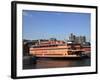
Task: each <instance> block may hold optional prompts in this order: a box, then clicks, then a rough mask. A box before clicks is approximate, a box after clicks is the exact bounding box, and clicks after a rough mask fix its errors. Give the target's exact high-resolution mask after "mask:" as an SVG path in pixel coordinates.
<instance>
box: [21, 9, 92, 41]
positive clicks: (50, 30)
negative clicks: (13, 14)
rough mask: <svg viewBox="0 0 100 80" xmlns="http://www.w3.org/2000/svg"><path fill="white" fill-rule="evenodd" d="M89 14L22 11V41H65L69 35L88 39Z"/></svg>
mask: <svg viewBox="0 0 100 80" xmlns="http://www.w3.org/2000/svg"><path fill="white" fill-rule="evenodd" d="M90 18H91V15H90V14H89V13H73V12H47V11H32V10H23V13H22V19H23V20H22V21H23V31H22V34H23V39H30V40H35V39H49V38H57V39H58V40H64V39H67V38H68V36H69V34H70V33H73V34H75V35H77V36H79V35H82V36H86V37H87V38H88V40H89V39H90V20H91V19H90Z"/></svg>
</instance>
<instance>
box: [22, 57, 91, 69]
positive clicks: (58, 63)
mask: <svg viewBox="0 0 100 80" xmlns="http://www.w3.org/2000/svg"><path fill="white" fill-rule="evenodd" d="M90 65H91V62H90V58H87V59H79V60H52V59H38V60H37V62H36V64H32V65H23V69H40V68H57V67H80V66H90Z"/></svg>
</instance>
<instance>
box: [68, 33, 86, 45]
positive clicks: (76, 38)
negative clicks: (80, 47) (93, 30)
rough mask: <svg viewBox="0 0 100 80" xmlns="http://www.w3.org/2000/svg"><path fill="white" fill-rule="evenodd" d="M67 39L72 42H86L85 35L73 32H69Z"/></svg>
mask: <svg viewBox="0 0 100 80" xmlns="http://www.w3.org/2000/svg"><path fill="white" fill-rule="evenodd" d="M68 41H69V42H74V43H80V44H85V43H86V37H85V36H76V35H74V34H73V33H71V34H70V36H69V39H68Z"/></svg>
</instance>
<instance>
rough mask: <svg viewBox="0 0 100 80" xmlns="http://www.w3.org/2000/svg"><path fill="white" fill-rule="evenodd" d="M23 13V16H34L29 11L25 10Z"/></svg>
mask: <svg viewBox="0 0 100 80" xmlns="http://www.w3.org/2000/svg"><path fill="white" fill-rule="evenodd" d="M22 15H23V16H28V17H32V14H30V13H28V12H25V11H23V13H22Z"/></svg>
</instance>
